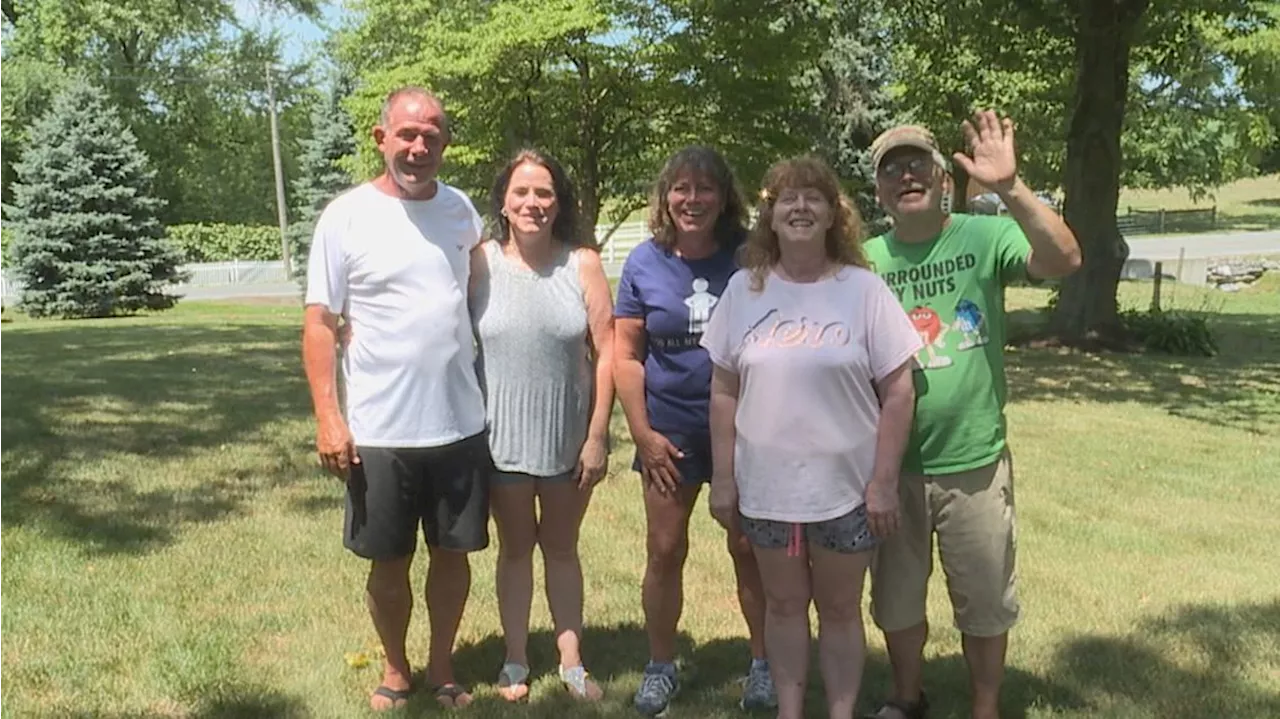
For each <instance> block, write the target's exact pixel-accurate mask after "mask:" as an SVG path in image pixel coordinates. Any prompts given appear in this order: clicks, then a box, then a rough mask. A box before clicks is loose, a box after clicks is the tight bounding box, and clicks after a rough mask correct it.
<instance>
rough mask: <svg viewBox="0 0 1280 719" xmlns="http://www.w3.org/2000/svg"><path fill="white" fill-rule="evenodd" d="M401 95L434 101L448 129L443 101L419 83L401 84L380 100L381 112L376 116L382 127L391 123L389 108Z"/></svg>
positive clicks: (447, 117) (447, 118)
mask: <svg viewBox="0 0 1280 719" xmlns="http://www.w3.org/2000/svg"><path fill="white" fill-rule="evenodd" d="M403 97H417V98H421V99H423V100H428V101H430V102H434V103H435V104H436V107H439V108H440V114H441V115H443V116H444V130H445V132H448V131H449V125H450V122H449V113H447V112H445V109H444V103H443V102H441V101H440V98H438V97H436V95H435V93H433V92H431V91H430V90H428V89H427V88H425V87H422V86H420V85H403V86H401V87H398V88H396V89H394V90H392V91H391V92H389V93H387V97H386V99H385V100H383V101H382V113H381V114H380V115H379V118H378V121H379V122H380V123H381V124H382V125H383V127H385V126H387V125H388V124H390V123H391V108H392V107H393V106H394V105H395V104H396V102H397V101H398V100H400V98H403Z"/></svg>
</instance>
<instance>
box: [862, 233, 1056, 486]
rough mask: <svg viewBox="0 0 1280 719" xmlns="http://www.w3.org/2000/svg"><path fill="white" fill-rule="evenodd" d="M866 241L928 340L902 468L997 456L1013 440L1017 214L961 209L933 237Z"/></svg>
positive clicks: (926, 470)
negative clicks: (1009, 363)
mask: <svg viewBox="0 0 1280 719" xmlns="http://www.w3.org/2000/svg"><path fill="white" fill-rule="evenodd" d="M866 251H867V258H868V259H869V260H871V263H872V266H873V267H874V269H875V271H876V272H877V273H878V274H879V275H880V276H881V277H883V278H884V280H885V282H887V283H888V285H889V286H890V287H891V288H893V291H894V292H895V293H896V294H897V295H898V301H899V302H901V303H902V308H903V309H904V310H906V311H907V315H908V316H909V317H910V318H911V322H912V324H914V325H915V327H916V330H917V331H918V332H919V333H920V338H921V340H923V341H924V343H925V346H924V349H922V350H921V351H920V353H919V354H917V355H916V360H917V362H918V367H917V369H916V372H915V374H914V377H915V387H916V414H915V421H914V423H913V426H912V428H911V440H910V441H909V442H908V444H907V451H906V454H905V455H904V456H903V459H902V468H903V469H904V470H906V471H908V472H916V473H921V474H950V473H952V472H965V471H968V470H970V469H975V468H977V467H982V466H985V465H988V464H990V463H992V462H994V461H996V460H997V459H999V457H1000V453H1001V452H1003V451H1004V447H1005V417H1004V404H1005V394H1006V387H1005V374H1004V342H1005V322H1004V288H1005V286H1006V285H1008V284H1009V283H1010V282H1012V281H1015V280H1018V279H1025V278H1026V276H1027V274H1026V273H1027V257H1028V255H1030V253H1031V245H1030V244H1029V243H1028V242H1027V238H1026V235H1024V234H1023V232H1022V229H1021V228H1020V227H1018V223H1016V222H1014V221H1013V220H1012V219H1011V218H1008V217H995V216H985V215H964V214H954V215H952V216H951V222H950V223H949V224H948V225H947V227H946V228H945V229H944V230H943V231H942V233H941V234H940V235H938V236H937V237H935V238H933V239H931V240H926V241H924V242H918V243H904V242H898V241H896V240H894V239H893V233H892V232H890V233H889V234H886V235H880V236H878V237H873V238H871V239H870V240H867V242H866Z"/></svg>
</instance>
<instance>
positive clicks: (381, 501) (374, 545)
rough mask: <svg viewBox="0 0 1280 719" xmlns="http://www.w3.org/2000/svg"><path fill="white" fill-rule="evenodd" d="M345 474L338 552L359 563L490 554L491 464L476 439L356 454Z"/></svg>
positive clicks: (483, 442)
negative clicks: (422, 553)
mask: <svg viewBox="0 0 1280 719" xmlns="http://www.w3.org/2000/svg"><path fill="white" fill-rule="evenodd" d="M356 452H357V454H358V455H359V456H360V463H359V464H354V465H352V466H351V477H350V479H349V480H348V481H347V511H346V518H345V521H344V527H343V542H342V543H343V546H345V547H346V548H347V549H349V550H351V551H352V552H354V553H355V554H356V555H358V556H360V557H364V558H365V559H399V558H401V557H407V556H409V555H412V554H413V553H414V550H416V549H417V545H418V526H419V525H421V526H422V534H423V537H424V538H425V539H426V542H427V546H430V547H438V548H440V549H449V550H454V551H459V552H475V551H479V550H481V549H484V548H486V547H488V546H489V475H490V474H491V473H492V472H493V458H492V456H491V455H490V454H489V439H488V436H487V434H486V433H484V432H482V433H480V434H478V435H473V436H471V437H468V438H466V439H463V440H460V441H458V442H454V443H453V444H447V445H444V446H442V447H409V448H391V447H361V448H357V449H356Z"/></svg>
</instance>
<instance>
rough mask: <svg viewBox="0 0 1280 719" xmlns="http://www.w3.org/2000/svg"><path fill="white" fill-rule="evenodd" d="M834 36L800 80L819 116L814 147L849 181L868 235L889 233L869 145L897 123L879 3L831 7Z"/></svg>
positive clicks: (869, 1)
mask: <svg viewBox="0 0 1280 719" xmlns="http://www.w3.org/2000/svg"><path fill="white" fill-rule="evenodd" d="M832 8H833V10H832V14H831V17H830V20H831V22H832V24H833V28H834V32H833V35H834V37H833V38H832V43H831V46H830V47H829V48H828V49H827V51H826V52H825V53H823V55H822V58H821V59H820V60H819V62H818V66H817V67H816V68H814V70H813V71H812V72H811V73H810V74H809V75H808V77H806V78H805V79H804V81H806V82H807V83H808V86H809V88H810V96H811V98H812V102H813V107H814V109H815V111H816V114H817V115H818V118H819V123H818V127H819V128H821V129H820V134H819V136H818V138H817V142H816V144H817V149H818V151H819V152H820V153H821V154H822V155H824V156H825V157H826V158H827V159H828V161H830V163H831V166H832V168H833V169H834V170H835V171H836V174H837V175H839V176H840V177H841V178H842V179H844V180H845V182H846V183H848V185H849V188H848V189H850V191H851V198H852V199H853V200H855V201H856V202H857V205H858V210H859V211H860V212H861V213H862V217H863V219H864V220H865V222H866V229H867V231H868V232H872V233H879V232H883V231H885V230H886V229H888V222H887V220H886V218H885V215H884V212H883V211H882V210H881V209H880V206H879V205H878V204H877V203H876V200H875V176H874V173H873V172H872V169H871V150H870V148H871V141H872V140H874V139H875V138H876V136H877V135H879V134H880V133H881V132H883V131H884V130H887V129H888V128H889V127H891V126H892V125H894V124H895V123H896V122H898V121H900V119H901V118H896V117H894V114H893V111H892V110H891V107H892V104H893V99H892V98H891V97H890V95H889V92H888V90H887V88H888V87H889V84H890V79H891V76H890V70H891V68H890V61H889V58H890V55H891V53H890V52H889V47H888V42H887V38H886V37H885V36H884V34H883V32H881V31H880V30H879V28H880V27H883V23H882V22H880V19H881V18H882V17H883V16H884V13H885V12H887V10H886V8H885V3H884V2H883V0H863V1H862V2H840V3H835V4H834V5H833V6H832Z"/></svg>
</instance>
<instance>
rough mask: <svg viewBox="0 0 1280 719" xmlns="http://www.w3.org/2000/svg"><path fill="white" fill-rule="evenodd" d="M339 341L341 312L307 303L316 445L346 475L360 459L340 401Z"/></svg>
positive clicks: (306, 359) (306, 363)
mask: <svg viewBox="0 0 1280 719" xmlns="http://www.w3.org/2000/svg"><path fill="white" fill-rule="evenodd" d="M337 341H338V315H336V314H334V313H332V312H330V311H329V310H328V309H327V308H325V307H323V306H321V305H307V308H306V312H305V314H304V315H303V324H302V364H303V369H304V370H305V372H306V375H307V383H308V384H309V385H310V387H311V403H312V406H313V408H314V411H315V417H316V449H317V450H318V451H319V453H320V461H321V463H322V464H323V465H324V467H325V469H327V470H328V471H330V472H332V473H333V474H335V475H338V476H339V477H342V478H346V476H347V470H348V468H349V465H350V464H352V463H356V462H359V461H360V460H359V458H358V457H357V456H356V453H355V446H354V444H353V443H352V440H351V432H350V430H349V429H348V428H347V423H346V420H345V419H344V418H343V416H342V408H341V406H340V405H339V403H338V374H337V360H336V359H335V354H336V348H337Z"/></svg>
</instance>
